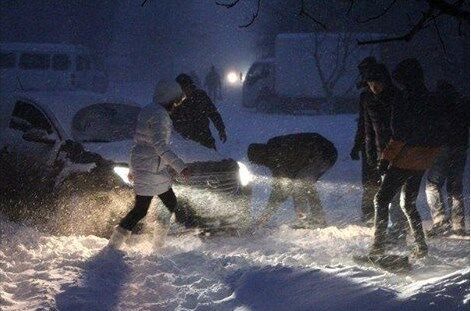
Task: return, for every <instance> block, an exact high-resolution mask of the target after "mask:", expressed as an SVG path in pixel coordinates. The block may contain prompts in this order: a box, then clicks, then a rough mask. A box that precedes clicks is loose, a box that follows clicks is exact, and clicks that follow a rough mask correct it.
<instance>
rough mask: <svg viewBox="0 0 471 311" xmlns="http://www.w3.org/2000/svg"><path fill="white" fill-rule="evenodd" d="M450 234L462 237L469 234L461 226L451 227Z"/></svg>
mask: <svg viewBox="0 0 471 311" xmlns="http://www.w3.org/2000/svg"><path fill="white" fill-rule="evenodd" d="M451 234H452V235H457V236H461V237H464V236H469V231H467V230H466V229H463V228H460V229H453V230H451Z"/></svg>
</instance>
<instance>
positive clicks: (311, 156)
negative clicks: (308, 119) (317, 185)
mask: <svg viewBox="0 0 471 311" xmlns="http://www.w3.org/2000/svg"><path fill="white" fill-rule="evenodd" d="M264 149H265V150H264V156H263V157H262V158H263V161H261V162H263V163H258V164H262V165H264V166H267V167H268V168H269V169H270V170H271V171H272V174H273V176H275V177H288V178H294V177H295V176H296V174H297V173H298V172H299V171H300V170H301V169H303V168H305V167H307V166H309V165H311V164H312V165H315V164H316V163H319V162H322V163H326V164H328V165H330V166H332V165H334V164H335V162H336V161H337V149H336V148H335V146H334V145H333V144H332V143H331V142H330V141H329V140H327V139H326V138H324V137H323V136H321V135H319V134H317V133H300V134H289V135H284V136H278V137H274V138H272V139H270V140H268V142H267V143H266V144H264ZM249 159H250V155H249Z"/></svg>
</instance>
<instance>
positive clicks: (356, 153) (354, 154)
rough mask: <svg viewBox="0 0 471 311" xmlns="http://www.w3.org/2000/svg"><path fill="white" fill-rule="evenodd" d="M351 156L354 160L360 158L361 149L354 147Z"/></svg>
mask: <svg viewBox="0 0 471 311" xmlns="http://www.w3.org/2000/svg"><path fill="white" fill-rule="evenodd" d="M350 158H351V159H352V160H353V161H358V160H360V151H359V150H358V149H357V148H356V147H353V149H352V151H350Z"/></svg>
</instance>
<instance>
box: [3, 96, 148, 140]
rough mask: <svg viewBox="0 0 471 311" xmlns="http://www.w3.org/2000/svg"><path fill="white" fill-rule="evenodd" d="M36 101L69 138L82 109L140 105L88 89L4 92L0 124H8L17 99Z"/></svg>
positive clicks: (5, 125)
mask: <svg viewBox="0 0 471 311" xmlns="http://www.w3.org/2000/svg"><path fill="white" fill-rule="evenodd" d="M21 100H24V101H28V102H33V103H35V104H36V105H37V106H38V107H39V108H40V109H42V110H43V112H44V113H45V114H47V115H48V117H49V118H50V119H52V120H53V122H56V123H58V124H59V125H60V127H61V128H59V129H58V130H59V131H60V132H61V133H60V134H61V135H64V136H66V137H67V138H71V137H72V120H73V118H74V116H75V114H76V113H77V112H78V111H80V110H81V109H83V108H85V107H88V106H91V105H94V104H98V103H116V104H123V105H129V106H137V107H140V106H139V105H138V104H137V103H135V102H133V101H131V100H127V99H123V98H120V97H116V96H113V95H109V94H99V93H93V92H88V91H57V92H18V93H13V94H7V95H3V94H2V101H1V105H0V113H1V114H2V117H0V126H1V128H5V127H7V126H8V122H9V117H10V116H11V112H12V111H13V108H14V106H15V103H16V102H17V101H21Z"/></svg>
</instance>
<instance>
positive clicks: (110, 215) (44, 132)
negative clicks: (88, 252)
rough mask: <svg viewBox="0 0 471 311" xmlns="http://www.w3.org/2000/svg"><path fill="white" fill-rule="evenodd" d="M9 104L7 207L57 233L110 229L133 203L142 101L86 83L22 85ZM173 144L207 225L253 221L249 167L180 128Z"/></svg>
mask: <svg viewBox="0 0 471 311" xmlns="http://www.w3.org/2000/svg"><path fill="white" fill-rule="evenodd" d="M0 110H1V111H0V172H1V173H2V174H1V176H4V177H3V178H2V180H0V196H3V199H2V203H1V206H0V209H1V210H2V211H3V212H4V213H6V214H7V215H8V216H10V217H11V218H12V219H21V220H25V219H26V220H28V221H30V222H32V223H33V224H34V225H35V226H37V227H39V228H41V229H44V230H47V231H50V232H52V233H60V234H95V235H100V236H108V235H109V234H110V232H111V230H112V228H113V226H114V225H116V223H117V222H118V220H119V219H120V218H121V217H122V216H123V215H124V214H125V213H126V212H127V211H128V210H129V209H130V207H131V204H132V201H133V197H134V195H133V191H132V184H131V183H130V182H129V180H128V179H127V173H128V171H129V168H128V165H129V160H128V158H129V153H130V149H131V147H132V144H133V141H132V136H133V131H134V127H135V124H136V121H137V116H138V114H139V113H140V111H141V107H140V106H139V105H138V104H137V103H135V102H132V101H129V100H125V99H121V98H113V97H111V96H108V95H104V94H97V93H91V92H85V91H74V92H72V91H70V92H55V93H53V92H21V93H10V94H3V95H2V96H0ZM170 143H171V145H172V149H173V150H175V152H176V153H177V155H178V156H179V157H181V158H182V160H183V161H184V162H186V163H188V165H189V166H190V167H191V169H192V171H193V172H194V174H193V176H192V177H191V178H190V180H189V181H187V182H184V181H182V180H178V179H177V180H176V183H175V186H174V190H175V192H176V194H177V197H178V198H179V200H180V201H179V203H180V204H182V205H184V206H185V207H186V208H187V209H188V210H189V211H191V212H192V213H193V214H194V216H195V217H196V218H195V219H197V220H198V225H199V226H202V227H204V228H206V229H207V230H210V229H214V230H227V231H231V230H232V232H234V231H237V230H238V229H237V228H240V227H241V226H243V224H244V223H247V221H249V216H250V208H249V201H250V200H249V196H250V181H251V178H252V177H251V174H250V172H249V170H248V169H247V167H246V166H245V165H244V164H242V163H238V162H236V161H235V160H233V159H230V158H224V157H222V156H221V155H220V154H219V153H218V152H216V151H215V150H214V149H209V148H206V147H204V146H201V145H199V144H198V143H196V142H193V141H190V140H187V139H184V138H182V137H181V136H180V135H179V134H178V133H175V132H173V133H172V138H171V142H170ZM154 201H158V200H154ZM159 208H161V206H160V207H159ZM154 214H155V213H154Z"/></svg>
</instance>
